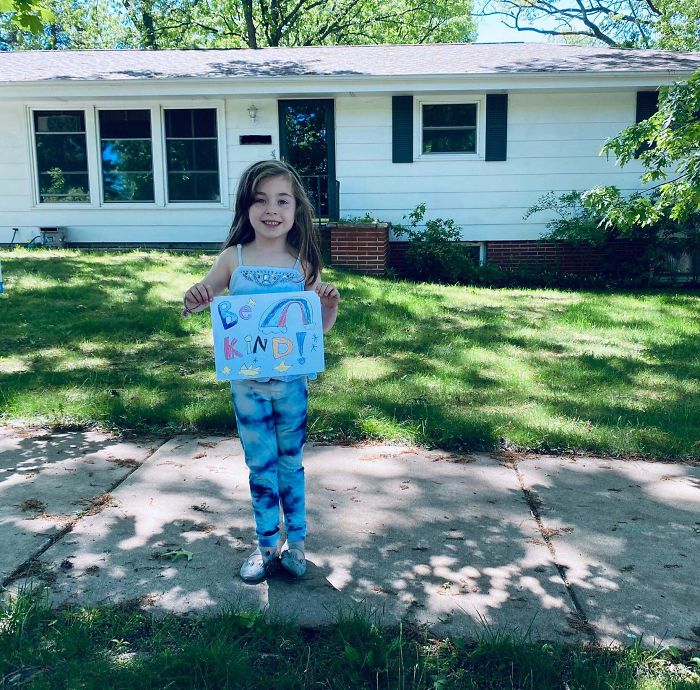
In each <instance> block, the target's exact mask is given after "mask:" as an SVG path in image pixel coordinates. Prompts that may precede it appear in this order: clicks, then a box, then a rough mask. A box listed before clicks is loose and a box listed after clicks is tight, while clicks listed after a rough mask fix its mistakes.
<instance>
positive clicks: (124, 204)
mask: <svg viewBox="0 0 700 690" xmlns="http://www.w3.org/2000/svg"><path fill="white" fill-rule="evenodd" d="M122 110H145V111H147V112H148V114H149V116H150V119H151V160H152V162H153V201H106V200H105V193H104V192H105V188H104V177H103V172H104V171H103V166H102V134H101V132H100V113H101V112H109V111H112V112H114V111H122ZM156 115H157V112H156ZM159 134H160V128H159V127H158V126H157V123H156V122H155V118H154V117H153V108H152V107H149V106H147V105H143V106H142V105H140V104H138V103H136V104H134V106H133V107H128V108H125V107H124V106H123V105H122V106H119V107H117V106H109V107H106V108H105V107H100V106H95V140H96V142H95V143H96V147H97V155H98V160H99V162H98V166H97V167H98V171H99V190H100V191H99V205H100V208H149V207H152V206H164V204H159V190H158V187H159V180H158V164H157V162H156V144H155V142H156V135H159Z"/></svg>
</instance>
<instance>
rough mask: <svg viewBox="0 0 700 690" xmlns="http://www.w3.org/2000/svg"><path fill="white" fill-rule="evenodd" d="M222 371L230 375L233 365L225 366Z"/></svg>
mask: <svg viewBox="0 0 700 690" xmlns="http://www.w3.org/2000/svg"><path fill="white" fill-rule="evenodd" d="M221 373H222V374H224V375H225V376H228V375H229V374H230V373H231V367H224V368H223V369H222V370H221Z"/></svg>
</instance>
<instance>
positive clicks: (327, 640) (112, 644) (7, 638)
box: [0, 590, 700, 690]
mask: <svg viewBox="0 0 700 690" xmlns="http://www.w3.org/2000/svg"><path fill="white" fill-rule="evenodd" d="M49 603H50V602H49V601H48V599H46V598H45V597H44V596H43V595H42V594H41V593H34V594H31V593H29V591H28V590H24V591H21V592H20V593H19V594H18V595H17V596H16V597H15V598H13V599H7V600H6V601H5V602H4V603H0V687H2V688H20V687H21V688H31V689H36V690H39V689H41V690H44V689H47V690H56V689H57V688H110V689H114V690H117V689H121V688H124V689H125V690H126V689H127V688H133V689H138V690H148V689H149V688H216V689H217V690H222V689H224V688H261V689H265V690H269V689H270V688H275V690H283V689H285V688H290V689H291V688H295V689H296V688H342V689H343V690H345V689H346V688H397V689H401V690H404V689H410V688H416V689H417V688H426V689H427V688H433V689H436V690H437V689H439V690H444V689H447V688H455V689H457V688H459V690H477V689H484V690H486V689H488V690H501V689H502V690H516V689H520V690H550V689H551V690H555V689H556V690H562V689H566V688H568V690H598V689H600V690H610V689H613V690H691V689H695V690H697V688H700V657H698V656H693V655H691V654H689V653H682V652H679V651H678V650H676V649H674V648H668V649H661V648H655V649H648V648H644V647H643V646H642V645H641V643H639V642H638V643H636V644H634V645H632V646H630V647H628V648H625V649H621V648H620V649H612V648H600V647H585V646H582V645H563V644H551V643H547V642H542V641H534V640H531V639H528V638H527V637H522V638H514V637H513V636H511V635H508V634H505V633H499V632H495V631H491V630H488V629H485V630H484V633H483V635H482V636H481V637H479V638H478V639H475V640H472V641H469V642H465V641H463V640H459V639H456V640H449V639H444V640H440V639H436V638H434V637H432V636H431V635H430V634H429V633H428V632H427V631H426V630H425V629H421V628H416V627H413V626H410V625H404V624H401V625H398V626H394V627H391V628H381V627H379V626H378V625H377V624H376V622H375V615H374V614H373V613H372V612H369V611H366V610H365V611H363V610H359V609H358V610H356V611H353V612H340V614H339V617H338V620H337V622H336V623H335V624H334V625H331V626H328V627H326V628H320V629H310V628H299V627H296V626H293V625H290V624H287V623H284V622H275V621H269V620H266V619H265V617H264V616H263V615H262V614H260V613H246V612H244V611H236V610H234V609H228V610H225V611H222V612H221V613H219V614H218V615H215V616H209V617H207V618H203V619H197V620H194V619H191V618H181V617H176V616H168V617H165V618H161V619H156V618H154V617H152V616H150V615H149V614H146V613H144V612H143V611H141V610H139V609H137V608H128V607H122V608H116V607H101V608H91V609H85V608H79V607H72V608H66V609H63V610H59V611H55V610H52V609H51V607H50V605H49Z"/></svg>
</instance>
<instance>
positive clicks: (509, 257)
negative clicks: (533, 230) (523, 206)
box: [389, 240, 642, 274]
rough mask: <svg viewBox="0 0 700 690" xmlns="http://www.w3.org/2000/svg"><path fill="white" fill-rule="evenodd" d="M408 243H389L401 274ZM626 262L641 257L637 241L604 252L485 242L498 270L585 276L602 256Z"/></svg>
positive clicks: (540, 243) (566, 246) (394, 264)
mask: <svg viewBox="0 0 700 690" xmlns="http://www.w3.org/2000/svg"><path fill="white" fill-rule="evenodd" d="M407 248H408V242H390V243H389V265H390V266H391V267H392V268H395V269H396V270H397V271H399V272H401V271H402V270H403V269H404V268H405V267H406V258H405V255H406V249H407ZM606 253H607V255H608V261H609V260H610V256H611V255H612V257H613V259H619V260H620V261H625V262H629V261H632V260H634V259H635V258H637V257H639V256H641V253H642V246H641V244H640V243H638V242H623V241H620V242H617V243H616V244H614V245H613V246H612V247H611V248H610V249H608V250H607V252H604V251H603V250H601V249H600V248H596V247H588V246H572V245H570V244H568V243H564V242H550V241H543V240H504V241H498V242H487V243H486V257H487V259H486V260H487V261H488V262H490V263H493V264H495V265H496V266H500V267H501V268H505V269H507V268H515V267H517V266H522V265H526V264H538V265H542V264H547V265H550V266H552V267H553V268H556V269H557V270H559V271H561V272H563V273H575V274H586V273H596V272H597V271H599V270H600V268H601V265H602V263H603V258H604V255H605V254H606Z"/></svg>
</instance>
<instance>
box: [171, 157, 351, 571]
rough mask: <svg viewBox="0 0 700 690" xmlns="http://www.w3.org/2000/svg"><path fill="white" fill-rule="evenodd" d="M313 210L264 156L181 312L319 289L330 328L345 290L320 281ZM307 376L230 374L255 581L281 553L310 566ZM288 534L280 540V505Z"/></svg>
mask: <svg viewBox="0 0 700 690" xmlns="http://www.w3.org/2000/svg"><path fill="white" fill-rule="evenodd" d="M312 221H313V210H312V207H311V203H310V202H309V199H308V197H307V195H306V192H305V191H304V186H303V184H302V181H301V178H300V177H299V175H298V173H297V172H296V171H295V170H294V169H293V168H292V167H291V166H289V165H287V164H286V163H283V162H281V161H276V160H270V161H260V162H259V163H254V164H253V165H251V166H250V167H249V168H248V169H247V170H246V171H245V172H244V173H243V175H242V177H241V180H240V183H239V185H238V192H237V194H236V208H235V212H234V218H233V224H232V225H231V231H230V232H229V235H228V238H227V239H226V242H225V243H224V247H223V250H222V251H221V254H219V256H218V257H217V259H216V261H215V262H214V265H213V266H212V267H211V270H210V271H209V273H207V275H206V277H205V278H204V280H202V282H201V283H196V284H195V285H193V286H192V287H191V288H190V289H189V290H187V292H186V293H185V310H184V312H183V316H187V315H188V314H189V313H190V312H197V311H202V310H203V309H206V308H207V307H208V306H209V303H210V302H211V301H212V300H213V299H214V297H215V296H217V295H220V294H221V293H222V292H223V291H224V290H225V289H226V288H228V291H229V294H232V295H241V294H255V293H263V292H289V291H297V290H314V291H315V292H317V293H318V295H319V297H320V299H321V312H322V318H323V332H324V333H326V332H327V331H329V330H330V329H331V328H332V326H333V324H334V323H335V319H336V315H337V313H338V301H339V299H340V295H339V294H338V290H337V289H336V287H335V286H334V285H332V284H331V283H323V282H321V250H320V242H319V237H318V231H317V230H315V228H314V226H313V222H312ZM306 380H307V377H306V376H280V377H275V378H271V379H257V380H251V381H249V380H246V381H233V382H232V383H231V389H232V397H233V408H234V411H235V413H236V424H237V426H238V434H239V436H240V439H241V444H242V445H243V452H244V454H245V461H246V465H247V466H248V469H249V470H250V473H249V483H250V496H251V499H252V502H253V514H254V516H255V528H256V532H257V537H258V548H257V549H256V550H255V551H254V552H253V553H252V554H251V556H250V557H249V558H248V560H247V561H246V562H245V563H243V565H242V566H241V577H242V578H243V579H244V580H246V581H248V582H255V581H259V580H262V579H263V578H264V577H265V575H266V573H267V572H268V571H269V570H270V567H271V566H272V565H273V563H274V562H275V560H276V559H277V558H278V557H279V559H280V563H281V565H282V567H283V568H284V569H285V570H287V571H288V572H290V573H292V574H293V575H295V576H297V577H300V576H302V575H304V573H305V572H306V559H305V555H304V539H305V537H306V505H305V493H304V467H303V465H302V451H303V447H304V443H305V442H306V411H307V387H306V383H307V381H306ZM280 504H281V505H282V511H283V513H284V523H285V529H286V532H287V541H286V542H285V544H284V545H283V546H281V548H280V545H279V531H280V529H279V506H280Z"/></svg>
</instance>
